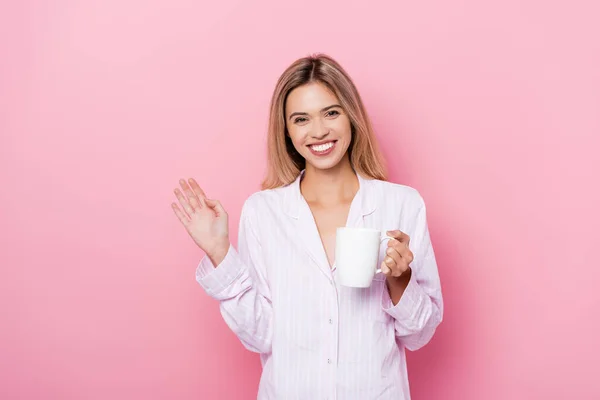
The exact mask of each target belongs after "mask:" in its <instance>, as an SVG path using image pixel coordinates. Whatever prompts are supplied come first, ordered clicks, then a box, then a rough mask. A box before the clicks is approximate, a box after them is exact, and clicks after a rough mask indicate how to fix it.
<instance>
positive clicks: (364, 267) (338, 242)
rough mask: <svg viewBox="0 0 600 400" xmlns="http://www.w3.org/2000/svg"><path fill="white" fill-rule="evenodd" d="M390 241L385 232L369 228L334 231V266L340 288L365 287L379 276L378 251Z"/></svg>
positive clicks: (347, 228) (346, 228)
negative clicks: (376, 275)
mask: <svg viewBox="0 0 600 400" xmlns="http://www.w3.org/2000/svg"><path fill="white" fill-rule="evenodd" d="M388 239H391V237H389V236H387V235H386V233H385V232H381V231H379V230H377V229H371V228H350V227H342V228H337V230H336V237H335V265H336V269H337V277H338V281H339V283H340V285H343V286H349V287H359V288H365V287H369V286H371V282H372V281H373V277H375V274H377V273H380V272H381V269H379V268H378V267H379V265H378V262H379V249H380V246H381V244H382V243H383V242H384V241H385V240H388Z"/></svg>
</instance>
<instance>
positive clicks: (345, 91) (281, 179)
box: [262, 54, 386, 189]
mask: <svg viewBox="0 0 600 400" xmlns="http://www.w3.org/2000/svg"><path fill="white" fill-rule="evenodd" d="M312 82H319V83H321V84H323V85H325V86H326V87H327V88H328V89H329V90H331V91H332V92H333V93H334V94H335V95H336V97H337V98H338V99H339V101H340V105H341V106H342V108H343V109H344V110H345V112H346V114H347V115H348V118H349V119H350V124H351V127H352V140H351V143H350V147H349V148H348V154H349V155H350V163H351V165H352V168H353V169H354V170H355V171H356V172H357V173H360V174H361V175H364V176H365V177H368V178H373V179H380V180H386V172H385V167H384V161H383V157H382V156H381V154H380V152H379V149H378V145H377V141H376V139H375V135H374V133H373V127H372V126H371V122H370V120H369V117H368V115H367V112H366V110H365V107H364V105H363V102H362V100H361V98H360V95H359V93H358V90H357V89H356V86H354V83H353V82H352V79H350V76H349V75H348V74H347V73H346V71H344V69H343V68H342V67H341V65H340V64H338V63H337V62H336V61H335V60H333V59H332V58H331V57H329V56H327V55H324V54H316V55H312V56H308V57H304V58H300V59H298V60H296V61H295V62H294V63H293V64H292V65H290V66H289V67H288V68H287V69H286V70H285V71H284V72H283V74H282V75H281V76H280V77H279V80H278V81H277V85H276V86H275V90H274V91H273V96H272V98H271V107H270V116H269V130H268V137H267V146H268V147H267V155H268V161H267V162H268V165H267V176H266V178H265V180H264V181H263V183H262V188H263V189H273V188H277V187H281V186H285V185H288V184H290V183H291V182H293V181H294V180H295V179H296V178H297V177H298V175H299V174H300V172H301V171H302V170H303V169H304V168H305V167H306V160H305V159H304V157H302V156H301V155H300V154H298V152H297V151H296V149H295V148H294V145H293V144H292V142H291V140H290V138H289V136H288V135H287V128H286V121H285V102H286V100H287V97H288V95H289V93H290V92H291V91H292V90H294V89H295V88H297V87H299V86H302V85H305V84H307V83H312Z"/></svg>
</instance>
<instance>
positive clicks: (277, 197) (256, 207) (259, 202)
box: [242, 185, 290, 214]
mask: <svg viewBox="0 0 600 400" xmlns="http://www.w3.org/2000/svg"><path fill="white" fill-rule="evenodd" d="M289 190H290V187H289V185H288V186H283V187H279V188H276V189H265V190H259V191H256V192H253V193H251V194H250V195H249V196H248V197H247V198H246V200H245V201H244V204H243V206H242V213H246V214H248V213H250V214H253V213H261V212H264V211H275V210H279V209H280V208H281V205H282V204H283V202H284V199H285V196H286V194H287V193H288V191H289Z"/></svg>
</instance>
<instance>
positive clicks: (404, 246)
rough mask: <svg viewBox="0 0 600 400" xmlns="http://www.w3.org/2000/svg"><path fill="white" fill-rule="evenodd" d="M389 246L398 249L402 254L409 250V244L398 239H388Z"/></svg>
mask: <svg viewBox="0 0 600 400" xmlns="http://www.w3.org/2000/svg"><path fill="white" fill-rule="evenodd" d="M388 248H392V249H396V250H397V251H398V253H400V254H402V253H404V252H405V251H406V250H408V244H407V243H406V242H401V241H399V240H398V239H391V240H389V241H388Z"/></svg>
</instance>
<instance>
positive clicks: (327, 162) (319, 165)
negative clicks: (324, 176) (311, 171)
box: [306, 157, 343, 171]
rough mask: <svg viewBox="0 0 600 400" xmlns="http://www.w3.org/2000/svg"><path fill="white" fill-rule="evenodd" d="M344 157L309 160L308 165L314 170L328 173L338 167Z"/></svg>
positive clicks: (307, 160)
mask: <svg viewBox="0 0 600 400" xmlns="http://www.w3.org/2000/svg"><path fill="white" fill-rule="evenodd" d="M342 159H343V157H328V158H326V159H317V160H315V159H313V158H312V157H311V158H307V159H306V163H307V164H310V165H311V166H312V167H313V168H315V169H318V170H322V171H326V170H330V169H333V168H335V167H337V166H338V165H339V164H340V163H341V162H342Z"/></svg>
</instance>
